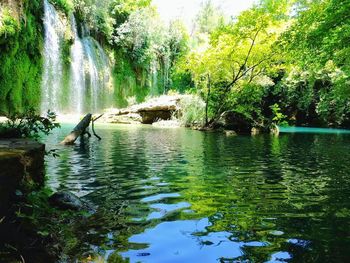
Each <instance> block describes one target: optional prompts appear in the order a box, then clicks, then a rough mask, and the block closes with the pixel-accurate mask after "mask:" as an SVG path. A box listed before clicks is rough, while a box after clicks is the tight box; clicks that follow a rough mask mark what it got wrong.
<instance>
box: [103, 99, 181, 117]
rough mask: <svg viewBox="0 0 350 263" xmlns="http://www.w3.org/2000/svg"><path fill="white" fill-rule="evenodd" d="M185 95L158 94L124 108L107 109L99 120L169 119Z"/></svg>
mask: <svg viewBox="0 0 350 263" xmlns="http://www.w3.org/2000/svg"><path fill="white" fill-rule="evenodd" d="M186 96H187V95H176V96H165V95H164V96H160V97H158V98H154V99H151V100H148V101H147V102H144V103H141V104H137V105H133V106H131V107H128V108H125V109H109V110H108V111H107V112H106V113H105V114H104V117H103V118H102V120H101V121H103V122H107V123H123V124H139V123H143V124H152V123H154V122H156V121H159V120H169V119H171V117H172V115H173V114H174V112H176V111H178V110H179V108H180V106H179V105H180V101H181V99H182V98H184V97H186Z"/></svg>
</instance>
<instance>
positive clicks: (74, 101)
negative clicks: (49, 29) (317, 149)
mask: <svg viewBox="0 0 350 263" xmlns="http://www.w3.org/2000/svg"><path fill="white" fill-rule="evenodd" d="M70 20H71V28H72V32H73V37H74V43H73V45H72V47H71V50H70V56H71V58H72V62H71V80H70V90H71V96H70V108H71V110H72V111H74V112H76V113H79V114H81V113H83V104H84V93H85V72H84V49H83V44H82V41H81V39H80V38H79V35H78V31H77V25H76V22H75V17H74V15H71V19H70Z"/></svg>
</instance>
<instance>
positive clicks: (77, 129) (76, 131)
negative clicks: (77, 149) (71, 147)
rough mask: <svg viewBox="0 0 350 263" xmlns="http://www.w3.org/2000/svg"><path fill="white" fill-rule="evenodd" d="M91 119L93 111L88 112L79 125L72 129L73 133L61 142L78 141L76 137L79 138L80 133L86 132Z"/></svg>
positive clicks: (70, 142)
mask: <svg viewBox="0 0 350 263" xmlns="http://www.w3.org/2000/svg"><path fill="white" fill-rule="evenodd" d="M91 119H92V115H91V113H89V114H86V115H85V117H84V118H83V119H82V120H81V121H80V122H79V123H78V125H77V126H75V127H74V129H73V131H71V133H70V134H68V135H67V136H66V138H64V140H63V141H62V142H61V144H64V145H68V144H74V142H75V141H76V139H78V137H79V136H80V135H83V134H84V133H86V129H87V128H88V127H89V125H90V122H91Z"/></svg>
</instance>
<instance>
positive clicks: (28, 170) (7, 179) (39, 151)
mask: <svg viewBox="0 0 350 263" xmlns="http://www.w3.org/2000/svg"><path fill="white" fill-rule="evenodd" d="M44 156H45V145H44V144H42V143H39V142H36V141H31V140H28V139H6V140H0V213H1V212H2V211H1V210H4V209H6V207H7V205H8V203H9V198H10V196H11V195H13V194H14V193H15V191H16V189H18V188H20V187H21V183H23V184H24V185H25V184H27V183H28V184H30V185H32V184H33V183H34V184H37V185H42V184H43V182H44Z"/></svg>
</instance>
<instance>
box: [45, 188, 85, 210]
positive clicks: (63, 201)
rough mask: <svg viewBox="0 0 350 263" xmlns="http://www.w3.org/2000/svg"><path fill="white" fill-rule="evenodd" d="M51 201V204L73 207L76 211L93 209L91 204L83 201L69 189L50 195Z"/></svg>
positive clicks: (62, 207)
mask: <svg viewBox="0 0 350 263" xmlns="http://www.w3.org/2000/svg"><path fill="white" fill-rule="evenodd" d="M49 202H50V204H51V205H53V206H56V207H58V208H61V209H71V210H76V211H81V210H91V208H90V207H89V205H87V204H86V203H85V202H83V201H81V200H80V198H79V197H77V196H76V195H75V194H73V193H71V192H68V191H63V192H57V193H54V194H53V195H52V196H50V198H49Z"/></svg>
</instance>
